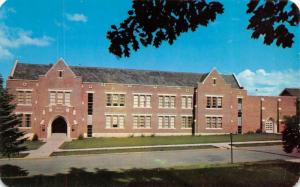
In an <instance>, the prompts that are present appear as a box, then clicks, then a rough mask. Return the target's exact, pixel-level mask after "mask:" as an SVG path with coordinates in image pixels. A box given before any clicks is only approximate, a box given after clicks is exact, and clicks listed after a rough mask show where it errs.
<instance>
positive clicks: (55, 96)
mask: <svg viewBox="0 0 300 187" xmlns="http://www.w3.org/2000/svg"><path fill="white" fill-rule="evenodd" d="M49 99H50V100H49V101H50V105H56V104H59V105H70V104H71V92H70V91H61V90H57V91H55V90H53V91H50V97H49Z"/></svg>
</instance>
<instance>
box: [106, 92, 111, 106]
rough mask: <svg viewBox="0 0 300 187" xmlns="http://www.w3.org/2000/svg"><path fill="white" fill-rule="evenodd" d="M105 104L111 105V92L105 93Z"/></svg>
mask: <svg viewBox="0 0 300 187" xmlns="http://www.w3.org/2000/svg"><path fill="white" fill-rule="evenodd" d="M106 106H112V96H111V94H106Z"/></svg>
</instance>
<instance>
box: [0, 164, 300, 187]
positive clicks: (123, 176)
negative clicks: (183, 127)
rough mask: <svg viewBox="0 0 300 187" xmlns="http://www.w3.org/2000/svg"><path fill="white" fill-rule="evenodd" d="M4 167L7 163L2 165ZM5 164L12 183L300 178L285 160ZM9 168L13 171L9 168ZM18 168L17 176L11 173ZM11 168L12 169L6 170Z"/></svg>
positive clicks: (275, 181)
mask: <svg viewBox="0 0 300 187" xmlns="http://www.w3.org/2000/svg"><path fill="white" fill-rule="evenodd" d="M2 167H3V166H2ZM2 167H1V172H3V173H2V180H3V182H4V183H5V184H7V185H8V186H51V187H54V186H143V187H144V186H172V187H176V186H255V187H257V186H272V187H273V186H293V185H294V184H295V183H296V182H297V181H298V179H299V172H300V164H297V163H290V162H285V161H269V162H256V163H248V164H247V163H246V164H235V165H224V164H223V165H212V166H209V167H206V168H200V167H199V166H196V165H195V166H190V167H181V168H173V169H161V168H157V169H131V170H121V171H108V170H102V169H95V171H94V172H91V171H86V169H85V168H71V169H70V171H69V173H67V174H56V175H53V176H46V175H36V176H26V175H27V174H28V173H27V171H24V170H23V169H21V168H19V167H17V166H8V165H5V167H4V169H3V168H2ZM7 168H9V170H10V171H9V170H6V169H7ZM8 171H9V172H8ZM13 171H15V174H18V173H19V175H15V176H14V177H12V175H11V173H12V172H13ZM6 172H8V173H6Z"/></svg>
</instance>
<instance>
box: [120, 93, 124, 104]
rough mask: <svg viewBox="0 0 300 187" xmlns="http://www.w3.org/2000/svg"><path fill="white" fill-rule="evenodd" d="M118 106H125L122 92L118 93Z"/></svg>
mask: <svg viewBox="0 0 300 187" xmlns="http://www.w3.org/2000/svg"><path fill="white" fill-rule="evenodd" d="M119 97H120V106H125V95H124V94H120V95H119Z"/></svg>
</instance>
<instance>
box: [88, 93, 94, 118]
mask: <svg viewBox="0 0 300 187" xmlns="http://www.w3.org/2000/svg"><path fill="white" fill-rule="evenodd" d="M93 101H94V94H93V93H88V115H93Z"/></svg>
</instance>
